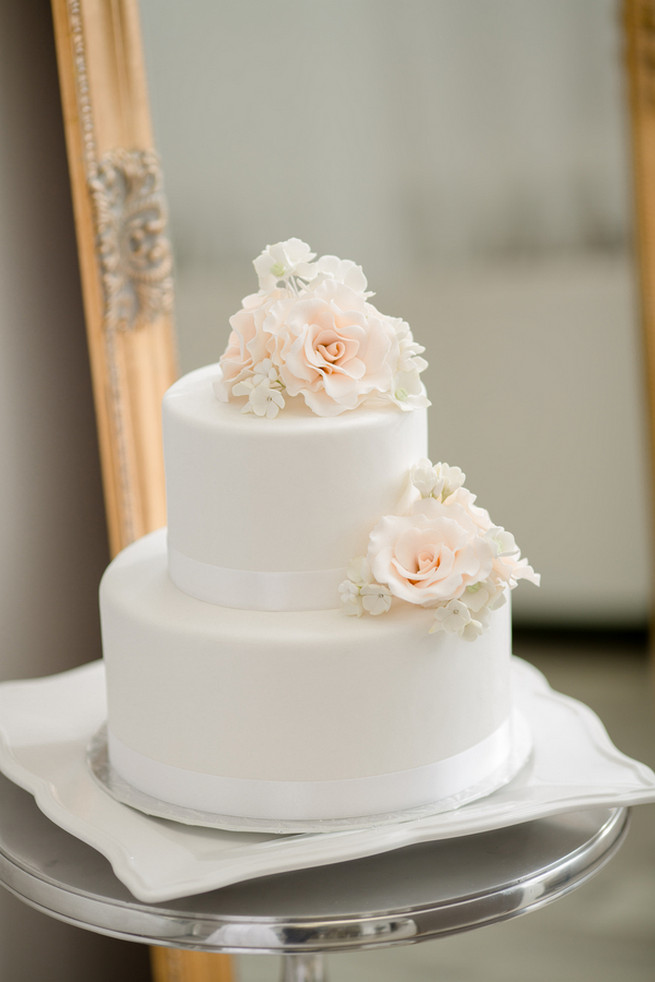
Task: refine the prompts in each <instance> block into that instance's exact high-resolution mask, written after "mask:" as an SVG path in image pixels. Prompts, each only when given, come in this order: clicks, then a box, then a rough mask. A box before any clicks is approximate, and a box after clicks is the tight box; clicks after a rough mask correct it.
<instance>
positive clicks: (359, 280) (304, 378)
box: [215, 239, 429, 418]
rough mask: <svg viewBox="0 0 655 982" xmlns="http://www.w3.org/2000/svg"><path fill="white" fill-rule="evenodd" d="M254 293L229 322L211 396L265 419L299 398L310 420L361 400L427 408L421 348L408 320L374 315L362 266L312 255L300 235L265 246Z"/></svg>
mask: <svg viewBox="0 0 655 982" xmlns="http://www.w3.org/2000/svg"><path fill="white" fill-rule="evenodd" d="M253 265H254V267H255V271H256V273H257V276H258V278H259V291H258V292H257V293H255V294H252V295H251V296H248V297H246V298H245V299H244V300H243V302H242V308H241V310H239V311H238V312H237V313H236V314H234V316H233V317H231V318H230V326H231V328H232V332H231V334H230V337H229V340H228V344H227V348H226V350H225V352H224V354H223V355H222V357H221V359H220V364H221V369H222V375H221V378H220V379H218V380H217V381H216V383H215V391H216V395H217V396H218V398H219V399H220V400H221V401H223V402H227V401H229V400H232V399H242V398H243V399H245V402H244V404H243V407H242V412H247V413H254V414H255V415H256V416H265V417H268V418H273V417H275V416H277V414H278V413H279V412H280V411H281V410H283V409H284V408H285V405H286V400H287V398H288V397H295V396H301V397H302V399H303V400H304V401H305V403H306V404H307V406H308V407H309V409H310V410H312V412H314V413H316V415H318V416H337V415H339V414H340V413H343V412H345V411H347V410H351V409H356V408H357V407H358V406H361V405H362V403H367V404H370V403H373V402H382V403H384V402H386V403H393V404H395V405H396V406H398V407H399V408H400V409H404V410H411V409H416V408H419V407H423V406H428V405H429V402H428V400H427V398H426V395H425V389H424V387H423V384H422V383H421V380H420V373H421V372H422V371H423V369H424V368H426V367H427V362H426V361H425V360H424V359H423V358H421V357H420V356H421V354H422V352H423V351H424V349H423V348H422V347H421V346H420V345H418V344H417V343H416V342H415V341H414V338H413V337H412V332H411V330H410V328H409V325H408V324H407V323H406V322H405V321H404V320H401V319H400V318H398V317H389V316H387V315H386V314H381V313H380V312H379V311H378V310H377V309H376V308H375V307H374V306H373V304H372V303H370V302H369V297H371V296H373V294H372V293H370V292H368V291H367V282H366V277H365V276H364V273H363V272H362V269H361V267H360V266H357V265H356V264H355V263H354V262H351V261H350V260H349V259H337V257H336V256H321V257H320V258H319V259H317V258H316V254H315V253H313V252H311V250H310V248H309V246H308V245H307V244H306V243H305V242H301V240H300V239H288V240H287V241H286V242H278V243H277V244H276V245H269V246H267V247H266V249H264V251H263V252H262V254H261V255H260V256H259V257H258V258H257V259H255V260H254V263H253Z"/></svg>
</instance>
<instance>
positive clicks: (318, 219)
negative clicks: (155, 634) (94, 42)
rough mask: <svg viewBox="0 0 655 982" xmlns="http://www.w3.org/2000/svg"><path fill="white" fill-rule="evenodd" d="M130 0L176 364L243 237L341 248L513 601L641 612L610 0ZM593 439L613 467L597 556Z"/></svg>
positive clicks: (608, 613)
mask: <svg viewBox="0 0 655 982" xmlns="http://www.w3.org/2000/svg"><path fill="white" fill-rule="evenodd" d="M141 6H142V26H143V32H144V47H145V52H146V61H147V65H148V73H149V80H150V95H151V107H152V113H153V120H154V126H155V133H156V139H157V145H158V149H159V152H160V154H161V156H162V158H163V167H164V175H165V182H166V189H167V194H168V200H169V205H170V210H171V234H172V239H173V248H174V252H175V257H176V270H177V274H176V275H177V280H176V307H177V317H176V323H177V331H178V335H179V345H180V354H181V367H182V370H183V371H186V370H188V369H190V368H193V367H195V366H197V365H200V364H204V363H207V362H213V361H217V360H218V358H219V356H220V354H221V353H222V351H223V348H224V346H225V343H226V340H227V335H228V331H229V327H228V318H229V316H230V315H231V314H232V313H234V312H235V311H236V310H237V309H238V307H239V305H240V300H241V298H242V297H243V296H244V295H246V294H248V293H251V292H254V291H255V290H256V278H255V275H254V271H253V269H252V265H251V261H252V259H253V258H254V257H255V256H257V255H258V253H259V252H260V251H261V250H262V248H263V247H264V246H265V245H266V244H267V243H271V242H276V241H278V240H280V239H285V238H289V237H291V236H298V237H299V238H302V239H304V240H305V241H307V242H308V243H309V244H310V245H311V246H312V248H313V249H314V251H316V252H317V253H319V254H322V253H333V254H336V255H338V256H340V257H342V258H349V259H353V260H355V261H356V262H358V263H360V264H361V265H362V266H363V268H364V271H365V273H366V274H367V277H368V281H369V287H370V289H372V290H373V291H374V292H375V294H376V298H375V299H374V301H373V302H374V303H376V305H377V306H379V308H380V309H381V310H383V311H384V312H385V313H388V314H393V315H396V316H403V317H404V318H405V319H406V320H408V321H409V323H410V325H411V326H412V329H413V332H414V335H415V337H416V338H417V340H419V341H420V342H421V343H422V344H424V345H425V347H426V349H427V351H426V357H427V358H428V359H429V363H430V367H429V369H428V372H427V373H426V374H427V385H428V391H429V395H430V397H431V400H432V403H433V406H432V409H431V411H430V443H431V455H432V457H433V459H435V460H438V459H444V460H448V461H449V462H450V463H453V464H455V463H456V464H459V465H460V466H461V467H462V468H463V469H464V470H465V471H466V473H467V475H468V482H467V483H468V486H470V487H471V488H472V490H474V491H477V492H478V496H479V501H480V503H481V504H483V505H485V506H486V507H488V509H489V511H490V512H491V515H492V517H493V518H494V520H495V521H497V522H498V523H499V524H503V525H505V526H507V527H508V528H511V529H512V531H514V532H515V534H516V537H517V540H518V541H519V543H520V544H521V546H522V548H523V550H524V552H525V553H527V555H528V556H529V557H530V560H531V561H532V562H533V564H534V565H535V566H536V567H538V568H539V569H540V570H541V572H542V574H543V586H542V589H541V591H534V590H531V589H528V588H524V589H523V590H520V591H517V594H516V595H515V596H516V612H517V616H518V617H521V616H523V617H524V618H526V619H530V618H532V619H539V620H541V621H543V620H549V619H554V620H558V619H559V620H562V619H563V620H565V621H579V620H581V621H591V620H593V621H597V620H598V618H601V619H603V620H612V619H613V620H616V619H617V618H618V619H621V620H622V621H625V620H630V619H631V618H632V619H639V618H644V617H645V610H646V602H647V597H646V584H647V582H648V576H647V569H648V560H647V555H646V550H645V537H644V534H643V523H644V521H645V515H646V504H645V502H646V490H645V486H646V481H645V476H644V471H645V467H644V465H643V462H642V459H641V458H642V453H643V447H644V446H645V443H643V430H644V420H643V418H642V417H643V412H644V411H643V407H642V393H641V388H640V387H641V370H640V368H639V336H638V327H637V324H636V318H635V313H634V311H635V302H634V292H635V287H634V283H633V270H632V263H631V258H630V239H631V227H630V226H631V221H630V208H631V197H630V178H629V170H630V167H629V159H628V157H629V140H628V129H627V121H626V96H625V92H624V78H623V69H622V38H621V30H620V23H619V17H618V7H617V5H616V4H615V3H614V0H601V2H599V0H576V2H575V3H574V4H571V3H552V0H531V2H530V3H525V2H524V0H497V2H495V3H493V4H476V3H460V4H454V3H452V2H449V0H405V2H404V3H402V4H398V3H396V2H392V0H330V2H329V3H319V2H313V0H277V2H276V3H273V4H271V3H266V2H263V0H261V2H259V0H241V2H239V3H232V2H215V0H192V2H190V3H187V4H180V3H178V2H176V0H141ZM608 461H611V464H610V469H611V471H612V473H613V474H616V473H617V472H618V473H619V474H621V475H623V476H626V475H629V477H628V479H627V480H626V481H625V483H624V490H625V493H626V495H627V497H628V498H629V500H628V501H627V502H626V501H624V502H623V508H622V518H623V519H625V520H626V522H627V524H626V525H625V526H624V528H623V531H622V536H624V537H625V538H624V541H623V542H622V548H621V550H620V555H616V554H615V555H614V556H613V563H614V567H613V572H612V577H607V575H606V572H607V569H606V562H605V557H604V555H603V551H604V548H605V546H604V544H603V542H602V541H601V539H602V536H600V535H599V531H598V530H599V528H602V527H603V523H604V522H605V520H606V516H607V514H608V510H611V509H613V508H615V497H614V496H615V490H614V489H613V487H612V482H608ZM592 489H593V491H592Z"/></svg>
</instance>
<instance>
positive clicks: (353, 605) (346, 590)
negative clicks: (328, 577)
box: [339, 580, 364, 617]
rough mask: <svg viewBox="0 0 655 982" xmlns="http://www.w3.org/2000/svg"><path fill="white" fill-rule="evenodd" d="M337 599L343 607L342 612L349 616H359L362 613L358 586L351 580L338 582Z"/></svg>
mask: <svg viewBox="0 0 655 982" xmlns="http://www.w3.org/2000/svg"><path fill="white" fill-rule="evenodd" d="M339 600H340V601H341V604H342V606H343V609H344V613H346V614H349V615H350V616H351V617H361V615H362V614H363V613H364V606H363V604H362V598H361V596H360V593H359V587H358V586H357V584H356V583H353V581H352V580H344V581H343V582H342V583H340V584H339Z"/></svg>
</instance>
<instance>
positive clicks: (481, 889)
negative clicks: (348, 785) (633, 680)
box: [0, 775, 628, 982]
mask: <svg viewBox="0 0 655 982" xmlns="http://www.w3.org/2000/svg"><path fill="white" fill-rule="evenodd" d="M627 825H628V810H627V809H626V808H595V809H590V810H587V811H574V812H568V813H565V814H562V815H559V816H556V817H553V818H547V819H540V820H538V821H531V822H526V823H524V824H521V825H516V826H513V827H511V828H505V829H501V830H497V831H493V832H484V833H480V834H477V835H472V836H463V837H461V838H454V839H447V840H441V841H437V842H429V843H423V844H420V845H413V846H408V847H405V848H403V849H398V850H396V851H395V852H389V853H384V854H383V855H378V856H373V857H370V858H366V859H359V860H353V861H351V862H347V863H338V864H334V865H330V866H322V867H320V868H314V869H306V870H300V871H297V872H292V873H283V874H277V875H275V876H268V877H262V878H259V879H256V880H250V881H248V882H244V883H239V884H236V885H234V886H229V887H224V888H223V889H221V890H215V891H213V892H210V893H204V894H200V895H197V896H193V897H185V898H183V899H181V900H175V901H168V902H165V903H156V904H147V903H141V902H140V901H138V900H135V899H134V897H133V896H132V894H131V893H130V892H129V891H128V890H127V888H126V887H124V886H123V885H122V883H121V882H120V881H119V880H118V879H117V878H116V877H115V876H114V874H113V872H112V870H111V867H110V865H109V863H108V862H107V860H106V859H105V858H104V857H103V856H102V855H101V854H100V853H99V852H96V850H95V849H93V848H91V847H90V846H88V845H86V844H85V843H84V842H82V841H81V840H79V839H77V838H75V837H74V836H72V835H69V834H68V833H67V832H65V831H63V829H61V828H59V826H57V825H55V824H54V823H53V822H51V821H50V820H49V819H48V818H46V817H45V816H44V815H43V814H42V812H40V811H39V809H38V807H37V805H36V803H35V801H34V798H33V797H32V796H31V795H30V794H28V793H27V792H26V791H23V790H22V789H21V788H19V787H18V786H17V785H15V784H13V783H12V782H11V781H9V780H7V778H5V777H3V776H2V775H0V882H2V883H3V884H4V886H5V887H7V889H8V890H9V891H10V892H11V893H13V894H15V895H16V896H17V897H19V898H20V899H22V900H24V901H25V902H26V903H28V904H29V905H31V906H32V907H35V908H36V909H38V910H40V911H42V912H43V913H45V914H48V915H50V916H52V917H55V918H58V919H59V920H63V921H66V922H68V923H70V924H74V925H76V926H78V927H81V928H86V929H88V930H90V931H95V932H97V933H99V934H105V935H110V936H112V937H116V938H122V939H127V940H130V941H137V942H142V943H145V944H150V945H164V946H166V947H170V948H181V949H184V948H192V949H196V950H202V951H211V952H231V953H239V954H245V953H250V954H252V953H266V954H278V955H282V956H283V967H282V979H283V980H285V982H292V980H296V982H320V980H324V979H325V974H324V966H323V961H322V958H323V955H324V954H325V953H327V952H331V951H345V950H357V949H363V948H371V947H382V946H385V945H394V944H402V943H404V944H410V943H416V942H419V941H425V940H428V939H430V938H438V937H441V936H445V935H449V934H454V933H455V932H459V931H463V930H468V929H472V928H476V927H482V926H483V925H486V924H492V923H494V922H496V921H501V920H505V919H507V918H510V917H515V916H517V915H519V914H524V913H526V912H527V911H530V910H535V909H537V908H539V907H542V906H544V905H545V904H547V903H550V902H551V901H553V900H555V899H557V898H558V897H561V896H563V895H564V894H566V893H568V892H570V891H571V890H573V889H575V888H576V887H578V886H579V885H580V884H581V883H583V882H584V881H585V880H586V879H587V878H588V877H590V876H591V875H592V874H593V873H595V872H597V871H598V870H599V869H601V868H602V867H603V866H604V865H605V863H607V862H608V861H609V859H610V858H611V857H612V856H613V855H614V853H615V852H616V850H617V849H618V847H619V845H620V843H621V842H622V840H623V837H624V835H625V833H626V830H627Z"/></svg>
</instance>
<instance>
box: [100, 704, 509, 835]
mask: <svg viewBox="0 0 655 982" xmlns="http://www.w3.org/2000/svg"><path fill="white" fill-rule="evenodd" d="M513 723H515V721H512V720H511V719H508V720H506V721H505V723H503V724H502V725H501V726H500V727H499V728H498V729H497V730H495V731H494V733H492V734H491V735H490V736H488V737H486V738H485V739H484V740H481V741H480V742H479V743H477V744H475V746H473V747H469V748H468V749H467V750H464V751H462V752H461V753H458V754H455V755H454V756H452V757H448V758H446V759H444V760H441V761H437V762H436V763H433V764H426V765H424V766H422V767H416V768H412V769H411V770H407V771H397V772H395V773H392V774H379V775H373V776H371V777H362V778H349V779H346V780H339V781H266V780H253V779H245V778H234V777H218V776H216V775H214V774H202V773H199V772H197V771H189V770H184V769H182V768H178V767H173V766H171V765H170V764H164V763H162V762H160V761H156V760H153V759H152V758H150V757H146V756H144V755H143V754H141V753H138V752H137V751H134V750H132V749H131V748H129V747H127V746H126V745H125V744H124V743H123V742H122V741H121V740H119V739H118V738H117V737H116V736H114V735H113V734H112V732H111V730H109V731H108V734H107V743H108V750H109V759H110V761H111V766H112V768H113V769H114V770H115V771H116V773H117V774H118V775H119V776H120V777H121V778H122V779H123V780H124V781H127V783H128V784H130V785H131V786H132V787H134V788H137V789H138V790H139V791H141V792H142V793H144V794H146V795H149V796H150V797H152V798H154V799H157V800H159V801H161V802H167V803H169V804H172V805H177V806H180V807H183V808H185V809H193V810H195V811H199V812H206V813H213V814H216V815H223V816H234V817H247V818H250V819H259V820H280V821H311V820H319V819H324V820H325V819H332V818H340V819H346V818H359V817H362V816H375V815H382V814H386V813H389V812H395V811H399V810H402V811H405V810H407V809H410V808H414V807H419V806H421V805H425V804H428V803H433V802H434V803H437V802H441V801H444V800H446V799H449V798H455V797H457V796H460V795H463V794H465V793H466V792H467V791H470V790H471V789H472V788H474V787H475V786H477V785H483V786H484V793H489V791H491V790H494V789H495V787H494V786H489V787H487V784H489V782H490V781H495V786H496V787H497V786H499V785H500V784H502V783H505V782H506V781H507V780H509V778H510V777H511V776H512V775H511V774H510V773H509V772H508V773H507V774H506V775H505V774H504V773H503V768H504V767H505V765H507V763H508V761H509V758H510V754H511V750H512V735H513V729H514V726H513Z"/></svg>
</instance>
